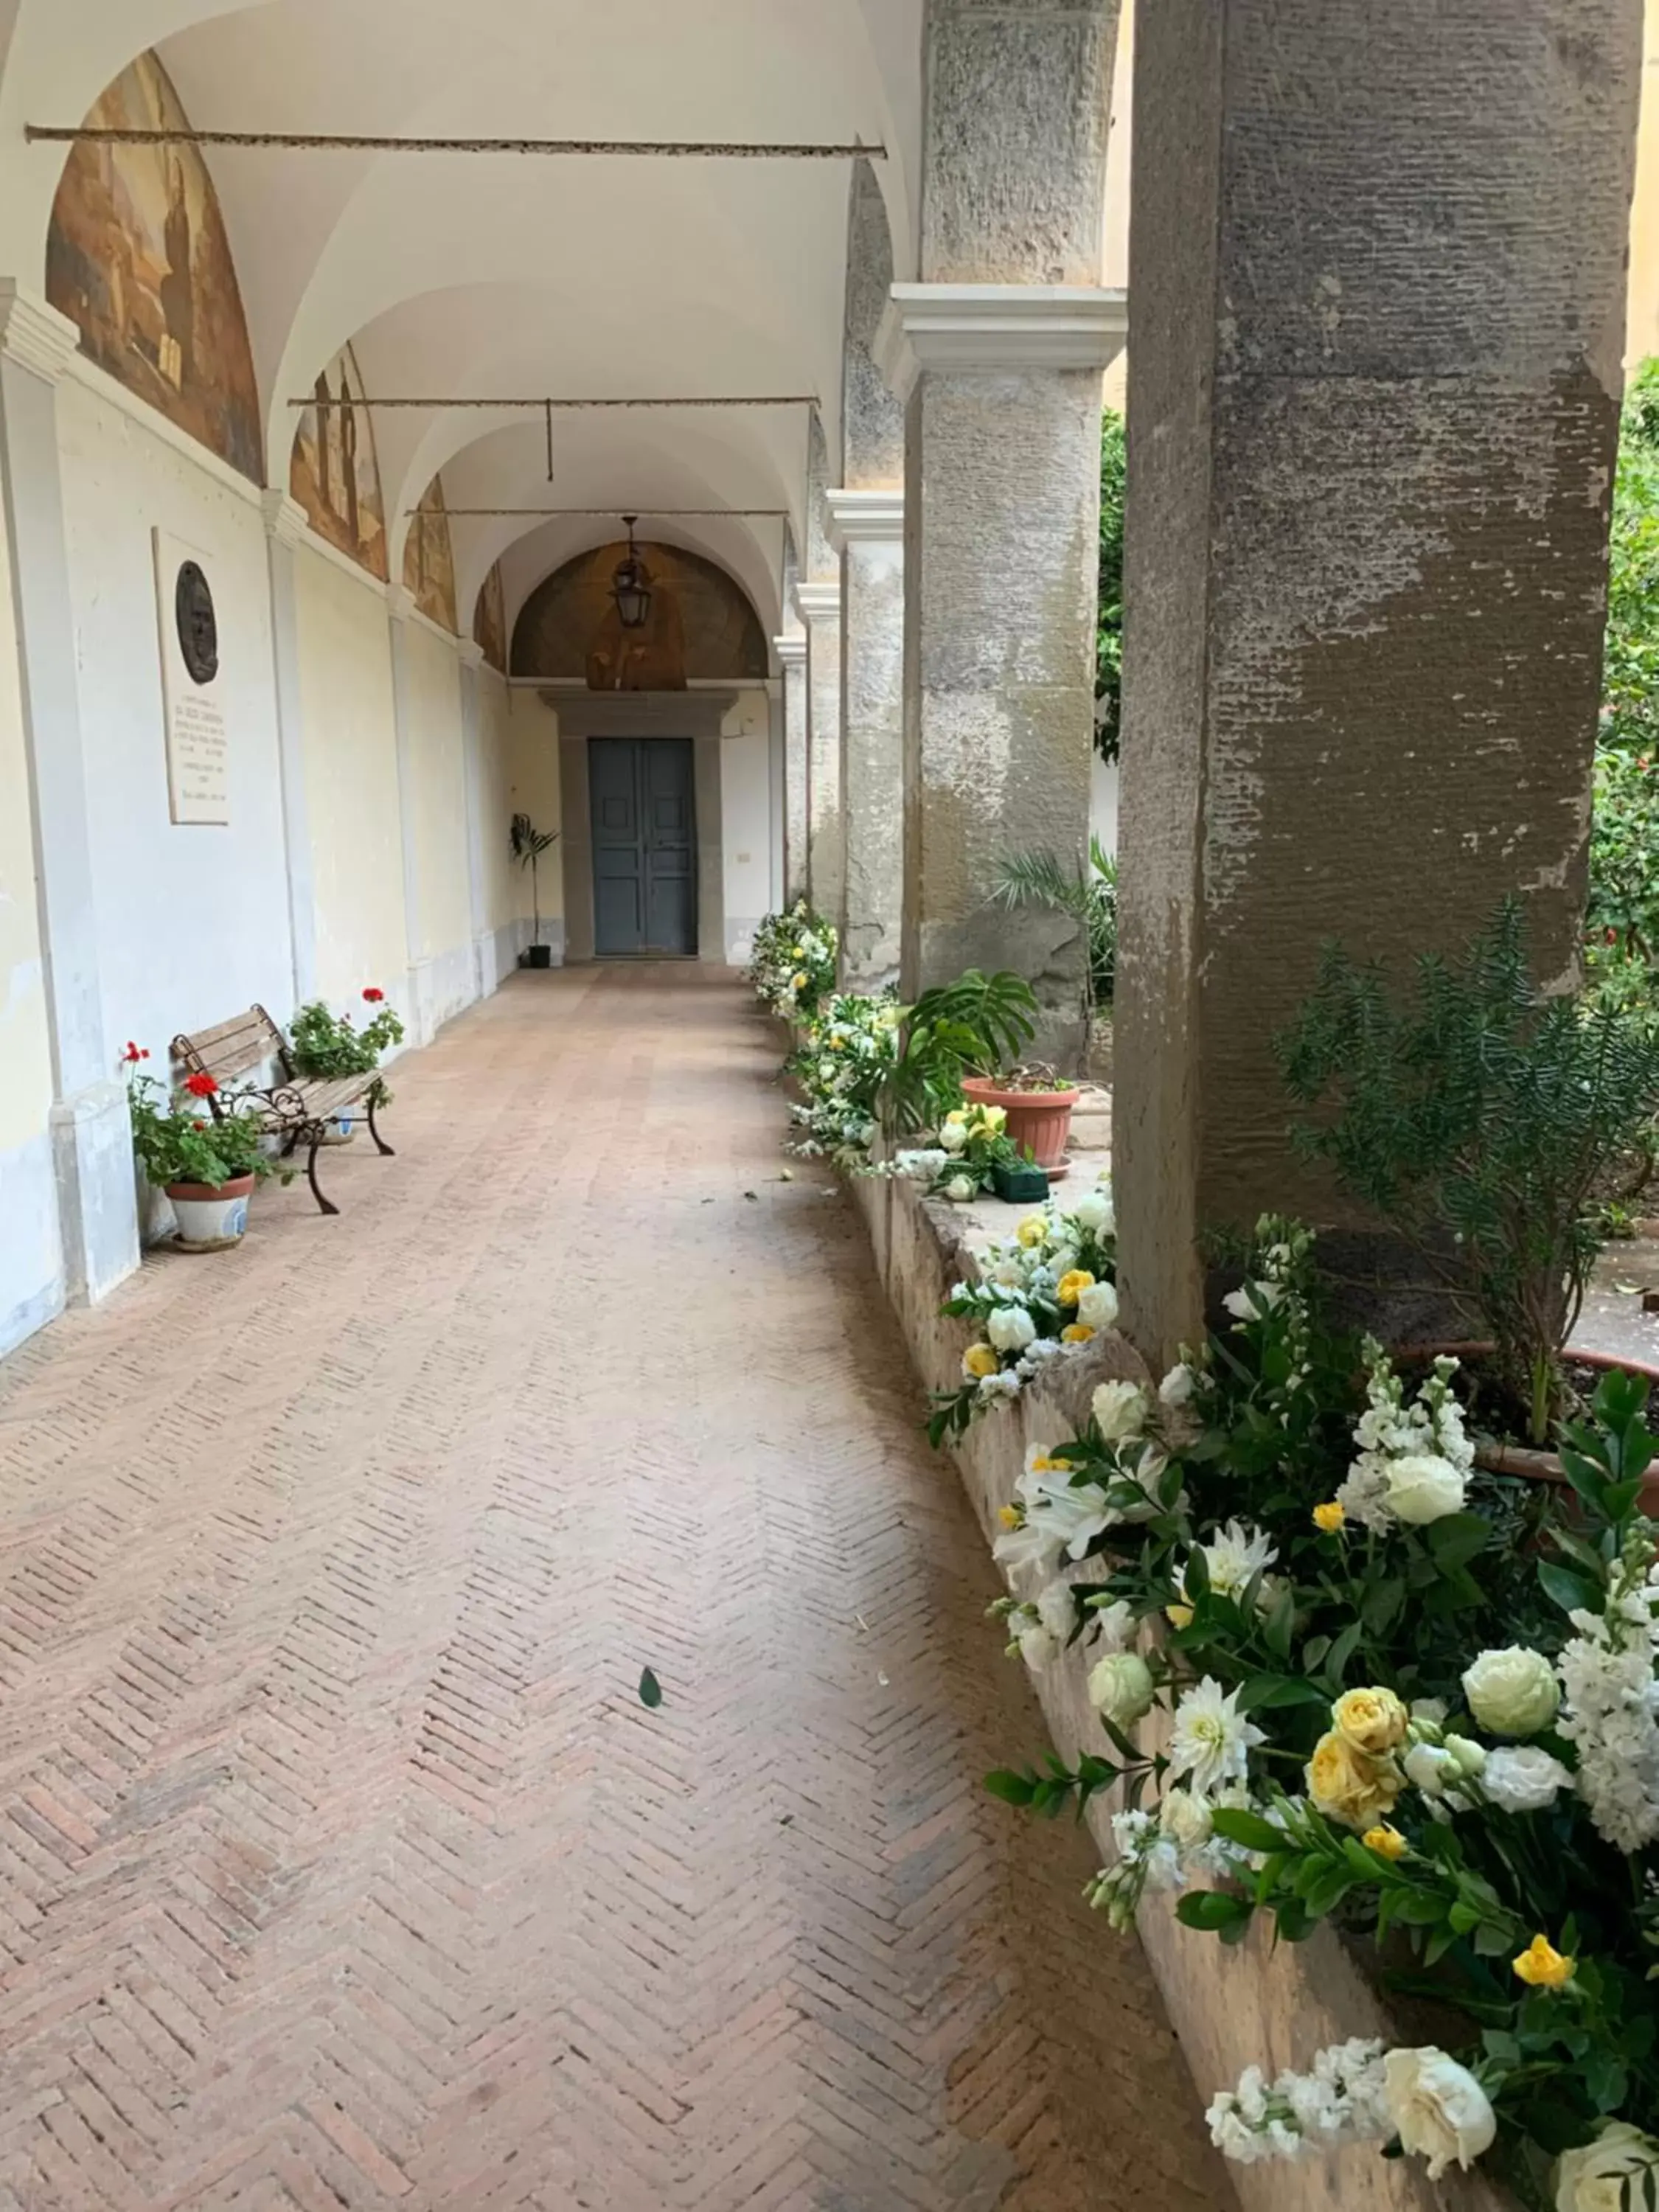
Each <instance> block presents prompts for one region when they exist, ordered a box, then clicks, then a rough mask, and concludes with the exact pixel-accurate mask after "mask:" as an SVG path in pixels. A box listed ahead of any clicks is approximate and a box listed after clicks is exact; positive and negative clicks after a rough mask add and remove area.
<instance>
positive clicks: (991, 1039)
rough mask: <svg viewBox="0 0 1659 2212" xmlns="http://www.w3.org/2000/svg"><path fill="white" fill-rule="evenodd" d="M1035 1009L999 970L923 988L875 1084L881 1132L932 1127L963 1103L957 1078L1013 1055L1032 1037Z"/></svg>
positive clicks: (1026, 989) (1014, 979) (993, 1067)
mask: <svg viewBox="0 0 1659 2212" xmlns="http://www.w3.org/2000/svg"><path fill="white" fill-rule="evenodd" d="M1036 1011H1037V1002H1036V996H1035V994H1033V992H1032V990H1031V987H1030V984H1029V983H1028V982H1026V981H1025V980H1024V977H1023V976H1020V975H1012V974H1011V973H1010V972H1009V971H1008V970H1007V969H999V970H998V972H997V973H996V974H995V975H982V974H981V972H980V970H979V969H977V968H969V969H967V971H966V972H965V973H964V974H963V975H958V976H957V980H956V981H955V982H954V983H940V984H938V985H936V986H935V987H934V988H933V990H931V991H924V992H923V993H922V994H921V997H920V998H919V999H918V1000H916V1003H915V1006H912V1007H911V1009H910V1011H909V1013H908V1017H907V1018H906V1020H905V1023H904V1026H903V1030H902V1034H901V1036H900V1042H899V1049H898V1057H897V1060H896V1062H895V1064H894V1066H893V1067H892V1068H891V1070H890V1072H889V1073H888V1075H887V1077H886V1079H885V1081H884V1083H883V1085H882V1087H881V1093H880V1102H879V1103H880V1114H881V1120H882V1123H883V1126H884V1127H885V1128H886V1129H887V1130H888V1131H889V1133H892V1134H896V1135H909V1134H910V1133H913V1132H914V1131H915V1130H918V1129H931V1128H936V1127H938V1126H939V1123H940V1122H941V1121H943V1120H944V1119H945V1115H947V1114H948V1113H950V1112H951V1110H952V1109H954V1108H955V1107H957V1106H958V1105H960V1103H962V1079H963V1076H964V1075H974V1074H995V1073H998V1072H999V1071H1000V1069H1001V1068H1003V1067H1005V1066H1007V1065H1009V1064H1010V1063H1011V1062H1012V1061H1014V1060H1018V1058H1019V1056H1020V1054H1021V1052H1022V1050H1023V1049H1024V1047H1025V1046H1026V1045H1028V1044H1029V1043H1030V1041H1031V1039H1032V1038H1033V1037H1034V1036H1036Z"/></svg>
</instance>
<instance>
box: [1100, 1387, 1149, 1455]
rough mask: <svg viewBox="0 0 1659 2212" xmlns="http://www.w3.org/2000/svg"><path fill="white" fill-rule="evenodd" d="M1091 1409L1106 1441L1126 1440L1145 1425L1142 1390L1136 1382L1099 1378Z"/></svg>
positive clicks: (1118, 1441)
mask: <svg viewBox="0 0 1659 2212" xmlns="http://www.w3.org/2000/svg"><path fill="white" fill-rule="evenodd" d="M1091 1410H1092V1411H1093V1413H1094V1417H1095V1423H1096V1425H1097V1428H1098V1429H1099V1431H1100V1433H1101V1435H1102V1436H1103V1437H1104V1438H1105V1440H1106V1442H1107V1443H1109V1444H1118V1443H1127V1442H1128V1440H1129V1438H1130V1437H1138V1436H1139V1434H1140V1432H1141V1431H1142V1430H1143V1429H1144V1428H1145V1427H1146V1412H1147V1407H1146V1392H1145V1391H1144V1390H1143V1389H1141V1387H1140V1385H1139V1383H1101V1384H1100V1386H1099V1388H1098V1389H1097V1390H1096V1392H1095V1395H1094V1397H1093V1400H1092V1401H1091Z"/></svg>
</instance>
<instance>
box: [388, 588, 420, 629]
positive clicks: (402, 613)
mask: <svg viewBox="0 0 1659 2212" xmlns="http://www.w3.org/2000/svg"><path fill="white" fill-rule="evenodd" d="M414 611H415V594H414V592H411V591H410V588H409V586H408V585H407V584H388V585H387V586H386V612H387V613H388V614H389V615H390V616H391V617H392V621H393V622H399V623H406V622H407V621H408V620H409V618H410V616H411V615H412V614H413V613H414Z"/></svg>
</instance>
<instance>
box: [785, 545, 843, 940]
mask: <svg viewBox="0 0 1659 2212" xmlns="http://www.w3.org/2000/svg"><path fill="white" fill-rule="evenodd" d="M795 611H796V613H797V614H798V615H799V617H800V618H801V623H802V626H803V627H804V629H805V632H806V890H807V896H808V897H809V898H810V899H811V902H812V904H813V905H814V906H815V907H816V908H817V911H818V912H819V913H820V914H821V915H824V916H826V917H827V918H828V920H829V921H833V922H834V923H835V925H836V928H837V929H839V928H841V927H842V921H843V919H844V909H845V906H846V900H847V842H846V839H845V837H844V836H843V835H842V805H841V586H840V585H839V584H836V583H823V582H819V583H803V584H797V585H796V586H795Z"/></svg>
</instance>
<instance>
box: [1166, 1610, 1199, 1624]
mask: <svg viewBox="0 0 1659 2212" xmlns="http://www.w3.org/2000/svg"><path fill="white" fill-rule="evenodd" d="M1164 1619H1165V1620H1167V1621H1168V1622H1169V1624H1170V1627H1171V1628H1190V1627H1191V1626H1192V1625H1193V1609H1192V1607H1191V1606H1189V1605H1166V1606H1165V1607H1164Z"/></svg>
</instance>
